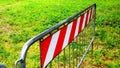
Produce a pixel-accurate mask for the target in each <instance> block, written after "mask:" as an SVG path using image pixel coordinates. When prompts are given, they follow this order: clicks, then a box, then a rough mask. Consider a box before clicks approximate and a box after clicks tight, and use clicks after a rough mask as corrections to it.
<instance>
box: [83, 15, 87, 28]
mask: <svg viewBox="0 0 120 68" xmlns="http://www.w3.org/2000/svg"><path fill="white" fill-rule="evenodd" d="M86 16H87V13H85V14H84V20H83V24H82V30H83V29H84V27H85V21H86Z"/></svg>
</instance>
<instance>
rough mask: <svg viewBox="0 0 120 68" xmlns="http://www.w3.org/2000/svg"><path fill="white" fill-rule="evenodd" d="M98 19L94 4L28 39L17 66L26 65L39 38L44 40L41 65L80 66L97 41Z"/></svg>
mask: <svg viewBox="0 0 120 68" xmlns="http://www.w3.org/2000/svg"><path fill="white" fill-rule="evenodd" d="M95 20H96V4H93V5H91V6H89V7H87V8H86V9H84V10H82V11H80V12H78V13H76V14H75V15H73V16H71V17H69V18H67V19H65V20H63V21H62V22H60V23H58V24H57V25H55V26H53V27H51V28H49V29H48V30H46V31H44V32H42V33H40V34H39V35H37V36H35V37H34V38H32V39H30V40H28V41H27V42H26V43H25V45H24V46H23V48H22V51H21V54H20V59H18V60H17V61H16V62H15V68H17V67H18V66H17V65H18V63H19V64H20V68H26V54H27V51H28V49H29V48H30V46H31V45H32V44H34V43H35V42H36V41H40V58H41V59H40V61H41V68H45V67H50V68H54V67H55V68H56V67H57V68H61V67H64V68H66V67H67V68H68V67H69V68H71V67H72V68H74V67H77V68H80V65H81V64H82V62H83V60H84V58H85V56H86V54H87V52H88V50H89V49H90V47H91V45H92V44H93V41H94V36H95ZM89 22H90V23H89ZM92 49H93V46H92ZM61 60H62V61H61ZM53 65H54V66H53Z"/></svg>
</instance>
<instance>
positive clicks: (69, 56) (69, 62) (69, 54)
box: [68, 45, 71, 68]
mask: <svg viewBox="0 0 120 68" xmlns="http://www.w3.org/2000/svg"><path fill="white" fill-rule="evenodd" d="M68 53H69V68H70V67H71V66H70V45H69V52H68Z"/></svg>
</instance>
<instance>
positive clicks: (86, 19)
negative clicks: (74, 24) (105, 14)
mask: <svg viewBox="0 0 120 68" xmlns="http://www.w3.org/2000/svg"><path fill="white" fill-rule="evenodd" d="M88 15H89V11H87V15H86V21H85V26H87V21H88Z"/></svg>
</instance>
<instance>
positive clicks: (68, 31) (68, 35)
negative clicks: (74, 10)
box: [62, 22, 73, 49]
mask: <svg viewBox="0 0 120 68" xmlns="http://www.w3.org/2000/svg"><path fill="white" fill-rule="evenodd" d="M72 25H73V22H72V23H70V24H69V25H68V27H67V31H66V35H65V39H64V42H63V46H62V49H64V48H65V47H66V45H67V44H68V42H69V37H70V32H71V30H72Z"/></svg>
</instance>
